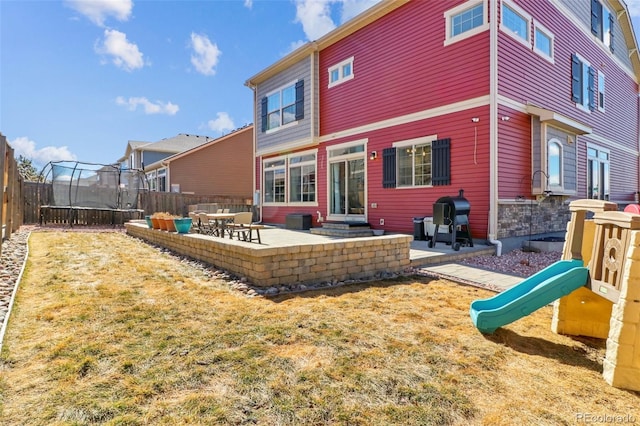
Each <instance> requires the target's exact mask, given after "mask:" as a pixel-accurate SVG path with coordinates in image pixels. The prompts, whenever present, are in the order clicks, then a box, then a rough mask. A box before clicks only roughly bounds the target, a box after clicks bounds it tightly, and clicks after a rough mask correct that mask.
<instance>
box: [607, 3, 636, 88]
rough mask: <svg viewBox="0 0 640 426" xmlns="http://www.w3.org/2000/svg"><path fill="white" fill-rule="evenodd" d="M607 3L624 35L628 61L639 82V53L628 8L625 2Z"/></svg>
mask: <svg viewBox="0 0 640 426" xmlns="http://www.w3.org/2000/svg"><path fill="white" fill-rule="evenodd" d="M609 2H610V4H611V7H612V8H613V9H614V11H615V13H616V15H617V18H618V23H619V25H620V28H621V29H622V33H623V34H624V38H625V41H626V45H627V51H628V54H629V59H631V65H632V66H633V73H634V74H635V76H636V79H637V80H638V81H640V52H638V40H637V39H636V34H635V31H633V23H632V22H631V16H630V15H629V6H627V3H625V0H609Z"/></svg>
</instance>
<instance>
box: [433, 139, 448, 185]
mask: <svg viewBox="0 0 640 426" xmlns="http://www.w3.org/2000/svg"><path fill="white" fill-rule="evenodd" d="M431 183H432V185H433V186H440V185H450V184H451V139H449V138H447V139H438V140H435V141H433V142H431Z"/></svg>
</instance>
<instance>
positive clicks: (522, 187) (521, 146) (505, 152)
mask: <svg viewBox="0 0 640 426" xmlns="http://www.w3.org/2000/svg"><path fill="white" fill-rule="evenodd" d="M498 116H499V117H509V120H508V121H502V120H500V121H499V122H498V140H499V144H498V198H500V199H512V200H513V199H515V198H516V197H517V196H519V195H524V196H528V195H529V194H531V173H532V171H531V116H530V115H529V114H524V113H520V112H517V111H514V110H512V109H509V108H506V107H500V108H499V109H498Z"/></svg>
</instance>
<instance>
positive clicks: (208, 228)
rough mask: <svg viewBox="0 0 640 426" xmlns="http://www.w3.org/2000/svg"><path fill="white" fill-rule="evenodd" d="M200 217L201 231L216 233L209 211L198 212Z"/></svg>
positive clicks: (208, 233)
mask: <svg viewBox="0 0 640 426" xmlns="http://www.w3.org/2000/svg"><path fill="white" fill-rule="evenodd" d="M198 219H199V220H200V233H201V234H207V235H214V227H213V226H212V224H211V221H210V220H209V216H207V213H198Z"/></svg>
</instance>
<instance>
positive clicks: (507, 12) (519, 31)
mask: <svg viewBox="0 0 640 426" xmlns="http://www.w3.org/2000/svg"><path fill="white" fill-rule="evenodd" d="M500 28H501V29H502V30H503V31H504V32H505V33H507V34H509V35H510V36H512V37H514V38H515V39H516V40H518V41H520V42H521V43H524V44H525V45H526V46H531V43H530V38H529V37H530V28H531V16H529V15H528V14H527V13H526V12H525V11H524V10H522V9H520V8H519V7H518V6H516V5H515V4H512V3H510V2H507V1H503V2H502V16H501V20H500Z"/></svg>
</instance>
